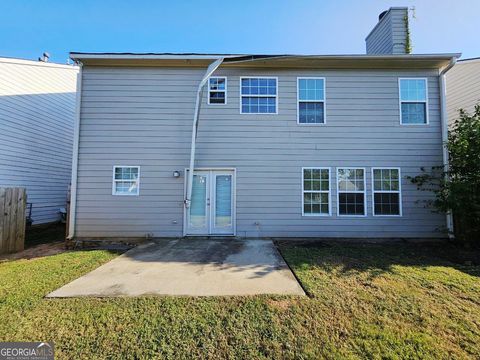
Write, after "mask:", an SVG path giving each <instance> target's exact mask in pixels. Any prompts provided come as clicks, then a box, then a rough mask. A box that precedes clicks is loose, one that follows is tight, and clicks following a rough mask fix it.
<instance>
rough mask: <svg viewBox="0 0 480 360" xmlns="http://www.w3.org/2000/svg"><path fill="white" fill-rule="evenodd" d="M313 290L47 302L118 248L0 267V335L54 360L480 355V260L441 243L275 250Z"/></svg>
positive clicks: (7, 264) (287, 247)
mask: <svg viewBox="0 0 480 360" xmlns="http://www.w3.org/2000/svg"><path fill="white" fill-rule="evenodd" d="M281 249H282V253H283V255H284V257H285V258H286V259H287V261H288V262H289V264H290V266H291V267H292V269H293V270H294V271H295V273H296V275H297V276H298V278H299V279H300V280H301V281H302V283H303V286H304V287H305V288H306V290H307V291H308V292H309V294H310V297H302V298H299V297H282V296H255V297H226V298H186V297H163V298H161V297H156V298H155V297H144V298H118V299H50V300H47V299H44V298H43V296H44V295H45V294H47V293H48V292H50V291H52V290H54V289H56V288H58V287H59V286H61V285H63V284H65V283H67V282H69V281H70V280H73V279H75V278H76V277H78V276H79V275H81V274H84V273H86V272H88V271H90V270H92V269H94V268H95V267H97V266H99V265H100V264H103V263H105V262H106V261H108V260H109V259H111V258H113V257H114V256H115V255H114V254H111V253H108V252H105V251H78V252H70V253H63V254H59V255H54V256H50V257H44V258H37V259H32V260H15V261H8V262H2V263H0V319H1V321H0V341H14V340H15V341H21V340H25V341H26V340H32V341H34V340H35V341H38V340H53V341H54V342H55V346H56V352H57V356H58V358H96V359H102V358H132V359H133V358H142V357H143V358H152V357H158V358H171V359H178V358H195V357H202V358H243V359H249V358H311V359H317V358H322V357H323V358H342V359H343V358H431V359H451V358H478V356H479V354H480V266H473V265H470V266H466V265H458V264H456V263H454V262H450V260H449V259H456V258H455V256H454V255H455V254H456V249H455V248H453V247H450V246H447V247H446V246H445V245H331V246H321V247H310V246H305V247H302V246H297V247H293V246H288V245H281Z"/></svg>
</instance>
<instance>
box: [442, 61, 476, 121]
mask: <svg viewBox="0 0 480 360" xmlns="http://www.w3.org/2000/svg"><path fill="white" fill-rule="evenodd" d="M477 104H478V105H480V58H475V59H464V60H459V61H458V62H457V64H456V65H455V66H454V68H453V69H452V70H451V71H449V72H448V75H447V110H448V120H449V123H450V124H452V122H453V121H454V120H455V119H458V117H459V113H458V110H459V109H464V110H466V111H467V112H469V113H472V112H473V110H474V106H475V105H477Z"/></svg>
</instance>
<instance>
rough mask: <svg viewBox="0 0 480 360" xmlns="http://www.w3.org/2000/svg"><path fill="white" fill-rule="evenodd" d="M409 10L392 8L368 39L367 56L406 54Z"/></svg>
mask: <svg viewBox="0 0 480 360" xmlns="http://www.w3.org/2000/svg"><path fill="white" fill-rule="evenodd" d="M405 16H408V9H407V8H391V9H390V10H389V11H388V12H387V13H386V14H385V15H384V17H383V18H382V19H381V20H380V21H379V22H378V24H377V25H376V26H375V28H374V29H373V30H372V32H371V33H370V34H369V35H368V36H367V38H366V46H367V54H370V55H379V54H405V44H406V39H407V28H406V24H405Z"/></svg>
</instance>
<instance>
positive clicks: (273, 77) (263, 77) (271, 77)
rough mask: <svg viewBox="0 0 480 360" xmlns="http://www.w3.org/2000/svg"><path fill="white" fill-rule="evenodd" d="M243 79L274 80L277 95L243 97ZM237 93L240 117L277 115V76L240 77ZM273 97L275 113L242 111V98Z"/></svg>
mask: <svg viewBox="0 0 480 360" xmlns="http://www.w3.org/2000/svg"><path fill="white" fill-rule="evenodd" d="M243 79H275V80H276V84H277V93H276V94H275V95H243V94H242V80H243ZM238 86H239V93H240V106H239V107H240V114H242V115H278V90H279V84H278V76H258V75H255V76H240V81H239V84H238ZM274 96H275V112H274V113H259V112H257V113H244V112H243V111H242V98H243V97H274Z"/></svg>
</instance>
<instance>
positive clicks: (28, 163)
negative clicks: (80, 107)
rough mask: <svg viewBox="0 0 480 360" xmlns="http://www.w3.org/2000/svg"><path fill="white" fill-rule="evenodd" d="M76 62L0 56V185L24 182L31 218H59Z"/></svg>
mask: <svg viewBox="0 0 480 360" xmlns="http://www.w3.org/2000/svg"><path fill="white" fill-rule="evenodd" d="M77 74H78V68H77V67H73V66H67V65H56V64H45V63H39V62H35V61H26V60H16V59H4V58H0V186H24V187H26V188H27V201H28V202H29V203H32V204H33V206H32V218H33V220H34V224H41V223H47V222H53V221H57V220H59V218H60V216H59V213H58V210H59V208H60V207H65V203H66V195H67V189H68V184H69V183H70V179H71V162H72V144H73V124H74V115H75V93H76V80H77V79H76V78H77Z"/></svg>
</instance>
